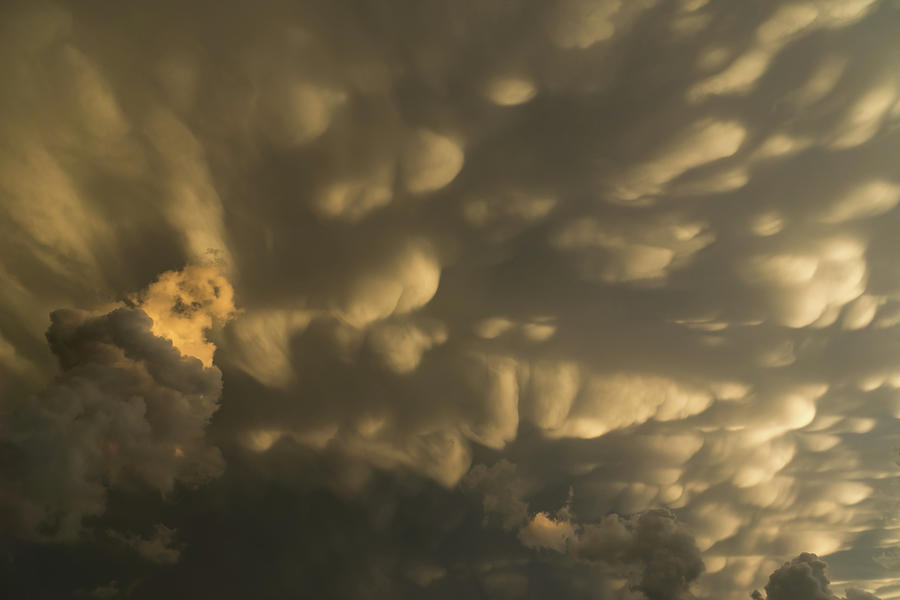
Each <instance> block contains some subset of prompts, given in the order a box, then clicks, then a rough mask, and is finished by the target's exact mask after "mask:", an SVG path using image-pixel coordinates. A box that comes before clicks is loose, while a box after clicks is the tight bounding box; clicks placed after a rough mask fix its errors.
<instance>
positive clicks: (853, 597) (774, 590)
mask: <svg viewBox="0 0 900 600" xmlns="http://www.w3.org/2000/svg"><path fill="white" fill-rule="evenodd" d="M826 568H827V565H826V564H825V561H823V560H821V559H820V558H819V557H817V556H816V555H815V554H809V553H803V554H800V555H799V556H797V557H795V558H793V559H791V561H790V562H787V563H784V565H783V566H781V568H779V569H778V570H777V571H775V572H774V573H772V574H771V575H770V576H769V583H767V584H766V599H767V600H784V599H787V598H794V599H796V600H840V598H839V597H838V596H837V595H835V594H834V593H832V591H831V588H830V585H829V583H830V582H829V580H828V575H827V574H826ZM753 597H754V598H760V599H761V598H762V595H760V593H759V592H756V591H755V592H753ZM847 600H878V599H877V597H876V596H875V595H873V594H870V593H868V592H866V591H863V590H859V589H855V588H848V589H847Z"/></svg>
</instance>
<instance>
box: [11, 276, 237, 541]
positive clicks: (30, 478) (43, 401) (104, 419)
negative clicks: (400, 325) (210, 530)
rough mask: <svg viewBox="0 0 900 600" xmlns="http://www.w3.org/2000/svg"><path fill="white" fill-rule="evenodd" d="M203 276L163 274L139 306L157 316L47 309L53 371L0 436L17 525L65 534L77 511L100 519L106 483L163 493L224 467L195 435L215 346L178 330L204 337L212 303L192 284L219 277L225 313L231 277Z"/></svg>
mask: <svg viewBox="0 0 900 600" xmlns="http://www.w3.org/2000/svg"><path fill="white" fill-rule="evenodd" d="M200 273H202V274H204V275H205V276H207V277H209V276H211V275H212V273H214V271H203V270H199V271H192V270H187V271H185V272H183V273H166V274H163V275H162V276H161V278H160V279H159V280H158V281H157V282H155V283H154V284H152V285H151V286H150V288H148V293H147V296H146V298H145V302H146V303H147V305H148V308H149V307H152V308H150V310H151V312H152V313H153V314H154V315H156V316H157V319H156V320H154V319H152V318H151V317H150V316H149V315H148V313H147V312H145V311H144V310H142V309H140V308H128V307H119V308H114V309H113V310H112V311H110V312H108V313H105V314H97V315H95V314H91V313H89V312H85V311H79V310H71V309H60V310H57V311H55V312H54V313H53V314H52V315H51V325H50V328H49V329H48V331H47V341H48V342H49V344H50V348H51V350H52V351H53V353H54V354H55V355H56V357H57V359H58V360H59V365H60V369H61V374H60V375H59V376H58V377H57V378H56V380H55V381H54V382H53V383H52V384H50V386H49V387H47V388H46V389H45V390H43V391H42V392H40V393H38V394H37V395H36V396H34V397H33V398H29V399H26V400H25V401H24V402H22V403H21V404H20V405H18V406H16V407H15V408H14V411H13V412H12V414H11V415H10V418H9V420H8V421H7V422H6V423H5V424H4V428H3V433H2V444H3V452H4V454H5V455H6V459H5V461H4V462H5V463H6V465H5V472H4V474H3V476H4V482H5V484H4V488H5V489H4V494H3V500H4V504H5V505H6V506H7V510H9V511H11V512H12V513H13V514H15V515H17V517H16V518H17V522H14V523H13V525H14V526H21V527H24V528H25V531H26V533H27V534H29V535H36V536H39V537H49V538H53V537H60V538H71V537H73V536H75V535H76V534H77V533H78V531H79V529H80V527H81V521H82V519H83V518H84V517H88V516H96V515H99V514H102V512H103V511H104V508H105V505H106V499H107V492H108V490H109V489H110V488H118V487H126V488H127V487H128V486H132V485H142V486H147V487H148V488H150V489H154V490H157V491H158V492H161V493H163V494H166V493H170V492H171V491H172V490H173V489H174V486H175V484H176V482H181V483H185V484H189V485H190V484H198V483H201V482H203V481H206V480H208V479H210V478H212V477H216V476H217V475H219V474H220V473H221V472H222V468H223V463H222V456H221V454H220V452H219V450H218V449H217V448H216V447H214V446H211V445H210V444H208V443H207V441H206V440H205V437H204V429H205V427H206V425H207V424H208V423H209V420H210V418H211V417H212V415H213V413H214V412H215V411H216V410H217V409H218V405H219V404H218V401H219V395H220V393H221V388H222V374H221V372H220V371H219V370H218V369H217V368H216V367H213V366H212V365H211V364H210V365H205V364H204V362H203V359H209V360H210V361H211V360H212V351H213V347H212V346H211V345H210V344H208V343H207V342H205V341H197V340H191V339H190V335H187V334H186V333H185V332H190V331H192V327H193V326H196V327H197V329H196V332H197V333H199V334H201V335H202V331H203V329H204V325H205V326H206V327H209V326H210V325H211V324H212V321H211V316H210V313H209V312H208V311H209V306H205V305H204V303H203V302H200V301H199V300H197V299H195V296H193V295H192V292H195V291H196V289H198V288H197V287H195V286H199V288H200V289H204V285H212V284H211V281H217V282H218V284H219V285H221V288H217V289H218V292H217V293H215V294H210V296H211V297H214V298H215V300H216V302H212V305H213V306H214V307H219V304H218V302H217V301H218V300H219V298H220V297H227V298H228V299H227V300H224V299H223V300H222V302H223V303H225V304H228V305H229V306H230V309H229V310H227V311H225V313H224V314H230V313H231V312H232V311H233V308H234V307H233V306H231V305H230V292H231V291H230V286H229V285H228V283H227V282H226V281H224V280H221V279H219V278H217V276H216V277H213V278H212V279H204V278H202V277H201V278H199V281H198V280H192V281H191V280H190V278H191V277H192V276H195V275H198V274H200ZM176 281H177V282H178V283H175V282H176ZM188 281H190V283H191V285H188V284H187V282H188ZM164 306H165V308H166V310H162V308H163V307H164ZM158 311H159V312H158ZM173 319H174V320H176V321H178V323H177V324H174V325H173V324H171V320H173ZM195 320H196V321H199V323H193V324H192V325H191V326H188V325H187V324H188V323H191V322H192V321H195ZM170 327H171V329H170ZM155 331H162V332H164V333H165V334H169V335H172V336H173V337H175V339H177V340H179V342H180V343H181V347H178V346H176V345H175V344H173V342H172V340H170V339H167V338H165V337H163V336H161V335H157V334H156V333H155ZM179 331H180V333H175V332H179ZM170 332H171V333H170ZM182 336H183V337H182ZM192 341H194V342H197V343H195V344H193V345H192V344H191V342H192ZM189 352H197V353H198V354H199V356H197V355H194V354H189Z"/></svg>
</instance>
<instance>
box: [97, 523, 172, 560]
mask: <svg viewBox="0 0 900 600" xmlns="http://www.w3.org/2000/svg"><path fill="white" fill-rule="evenodd" d="M176 533H177V532H176V531H175V530H174V529H169V528H168V527H166V526H165V525H162V524H160V523H158V524H156V525H154V526H153V533H151V534H150V536H149V537H146V538H145V537H141V536H139V535H135V534H133V533H125V534H123V533H119V532H117V531H108V532H107V535H109V536H110V537H111V538H112V539H114V540H116V541H118V542H120V543H122V544H124V545H125V546H127V547H129V548H131V549H133V550H134V551H135V552H137V553H138V554H139V555H140V556H141V557H142V558H145V559H147V560H149V561H151V562H154V563H157V564H160V565H170V564H174V563H177V562H178V559H179V558H180V557H181V550H180V549H179V548H178V547H177V545H176V544H175V534H176Z"/></svg>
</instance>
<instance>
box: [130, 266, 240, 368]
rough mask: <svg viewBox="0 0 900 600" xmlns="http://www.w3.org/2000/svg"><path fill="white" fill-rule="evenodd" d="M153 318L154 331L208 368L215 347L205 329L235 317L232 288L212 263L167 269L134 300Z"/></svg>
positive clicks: (182, 352) (183, 353)
mask: <svg viewBox="0 0 900 600" xmlns="http://www.w3.org/2000/svg"><path fill="white" fill-rule="evenodd" d="M133 300H134V302H135V304H137V306H138V307H139V308H141V309H143V311H144V312H146V313H147V315H148V316H149V317H150V318H151V319H153V329H152V331H153V334H154V335H157V336H159V337H163V338H166V339H167V340H170V341H171V342H172V344H173V345H174V346H175V347H176V348H177V349H178V351H179V352H181V354H182V355H184V356H193V357H195V358H198V359H200V361H201V362H203V366H205V367H211V366H212V360H213V353H215V351H216V346H215V344H213V343H212V342H209V341H207V339H206V335H205V333H206V330H208V329H210V328H211V327H212V326H213V324H222V323H225V322H226V321H229V320H231V319H232V318H234V316H235V313H236V310H235V308H234V288H232V287H231V284H230V283H229V282H228V280H227V279H225V277H224V276H223V275H222V274H221V273H220V272H219V270H218V269H216V268H215V267H212V266H196V265H195V266H188V267H185V268H184V269H182V270H181V271H166V272H165V273H163V274H162V275H160V276H159V278H158V279H157V280H156V281H155V282H153V283H152V284H150V286H149V287H148V288H147V289H146V290H145V291H143V292H142V293H140V294H139V295H138V296H137V297H136V298H134V299H133Z"/></svg>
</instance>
